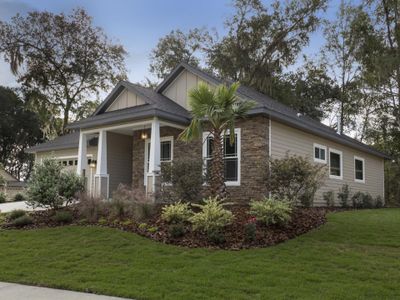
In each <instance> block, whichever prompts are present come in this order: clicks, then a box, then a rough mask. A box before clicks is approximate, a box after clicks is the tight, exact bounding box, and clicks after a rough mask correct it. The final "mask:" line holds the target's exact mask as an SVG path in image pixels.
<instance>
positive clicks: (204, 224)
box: [189, 197, 233, 233]
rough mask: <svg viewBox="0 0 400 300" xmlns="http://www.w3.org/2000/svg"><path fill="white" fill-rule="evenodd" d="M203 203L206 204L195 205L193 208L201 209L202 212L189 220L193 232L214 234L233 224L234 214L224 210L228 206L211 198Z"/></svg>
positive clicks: (216, 198) (215, 198)
mask: <svg viewBox="0 0 400 300" xmlns="http://www.w3.org/2000/svg"><path fill="white" fill-rule="evenodd" d="M203 202H204V204H193V206H196V207H198V208H200V212H198V213H195V214H194V215H193V216H191V217H190V218H189V221H190V222H191V223H192V225H193V230H199V231H203V232H206V233H209V232H213V233H214V232H216V231H219V230H221V229H222V228H223V227H225V226H227V225H229V224H231V223H232V220H233V215H232V212H230V211H229V210H227V209H225V208H224V205H226V204H224V203H223V201H222V200H219V199H218V197H214V198H213V197H210V198H207V199H205V200H203Z"/></svg>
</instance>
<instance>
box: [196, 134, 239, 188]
mask: <svg viewBox="0 0 400 300" xmlns="http://www.w3.org/2000/svg"><path fill="white" fill-rule="evenodd" d="M203 141H204V144H203V159H204V164H205V175H206V179H207V177H208V175H207V174H209V170H210V166H211V160H212V152H213V137H212V136H211V135H210V134H209V133H208V132H204V133H203ZM223 151H224V152H223V154H224V177H225V184H226V185H240V159H239V158H240V129H239V128H236V129H235V141H234V143H233V144H232V145H231V140H230V135H229V134H225V136H224V139H223Z"/></svg>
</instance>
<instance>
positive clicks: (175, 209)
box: [161, 201, 193, 224]
mask: <svg viewBox="0 0 400 300" xmlns="http://www.w3.org/2000/svg"><path fill="white" fill-rule="evenodd" d="M192 214H193V213H192V211H191V210H190V207H189V203H182V202H180V201H179V202H176V203H173V204H170V205H167V206H164V207H163V208H162V213H161V218H162V219H163V220H164V221H165V222H167V223H169V224H177V223H183V222H187V221H188V220H189V218H190V217H191V216H192Z"/></svg>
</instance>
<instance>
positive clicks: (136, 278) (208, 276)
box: [0, 209, 400, 299]
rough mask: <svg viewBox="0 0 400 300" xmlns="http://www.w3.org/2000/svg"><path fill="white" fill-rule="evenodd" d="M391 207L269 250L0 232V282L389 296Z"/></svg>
mask: <svg viewBox="0 0 400 300" xmlns="http://www.w3.org/2000/svg"><path fill="white" fill-rule="evenodd" d="M399 228H400V210H399V209H379V210H363V211H348V212H342V213H333V214H330V215H328V223H327V224H325V225H323V226H322V227H320V228H319V229H317V230H315V231H313V232H310V233H308V234H305V235H303V236H301V237H298V238H296V239H294V240H290V241H288V242H286V243H283V244H280V245H278V246H273V247H269V248H265V249H252V250H241V251H225V250H206V249H187V248H180V247H176V246H170V245H164V244H161V243H157V242H154V241H152V240H149V239H146V238H143V237H140V236H138V235H136V234H133V233H128V232H122V231H119V230H116V229H111V228H101V227H80V226H64V227H58V228H51V229H39V230H3V231H1V232H0V245H1V250H0V270H1V272H0V281H10V282H19V283H27V284H36V285H43V286H51V287H58V288H64V289H72V290H81V291H91V292H95V293H103V294H109V295H116V296H125V297H132V298H136V299H210V298H219V299H266V298H270V299H277V298H278V299H282V298H296V299H298V298H302V299H321V298H325V299H327V298H328V299H333V298H336V299H355V298H374V299H384V298H390V299H394V298H399V297H400V290H399V288H398V282H399V281H400V260H399V257H400V233H399V230H398V229H399Z"/></svg>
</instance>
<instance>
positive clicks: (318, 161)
mask: <svg viewBox="0 0 400 300" xmlns="http://www.w3.org/2000/svg"><path fill="white" fill-rule="evenodd" d="M315 148H320V149H323V150H325V159H319V158H315ZM327 153H328V151H327V149H326V146H324V145H320V144H317V143H314V146H313V157H314V161H315V162H317V163H321V164H326V160H327V157H326V156H327Z"/></svg>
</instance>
